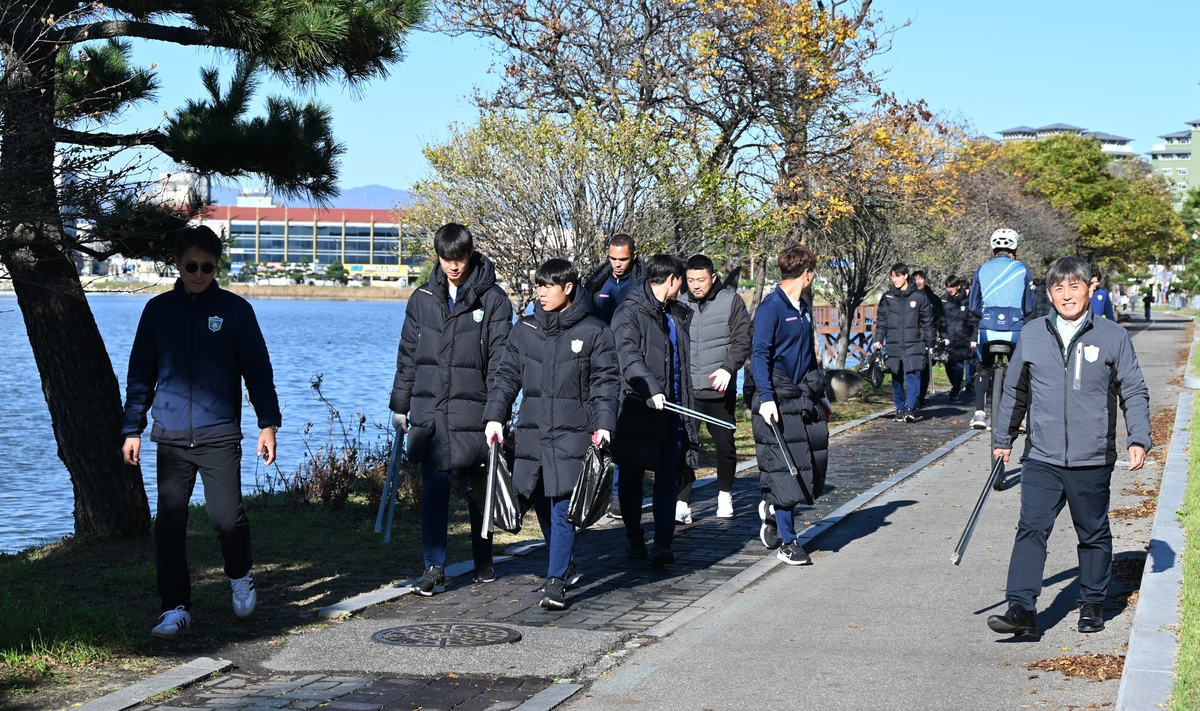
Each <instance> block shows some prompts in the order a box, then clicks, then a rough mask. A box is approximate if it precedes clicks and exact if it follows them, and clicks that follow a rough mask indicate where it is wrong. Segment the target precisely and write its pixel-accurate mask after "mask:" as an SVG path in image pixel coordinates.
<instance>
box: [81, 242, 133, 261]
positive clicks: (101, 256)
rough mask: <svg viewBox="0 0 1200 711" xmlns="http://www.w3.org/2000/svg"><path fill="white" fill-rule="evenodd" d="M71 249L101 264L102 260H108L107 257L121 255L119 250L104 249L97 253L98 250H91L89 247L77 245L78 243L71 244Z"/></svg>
mask: <svg viewBox="0 0 1200 711" xmlns="http://www.w3.org/2000/svg"><path fill="white" fill-rule="evenodd" d="M71 249H73V250H75V251H76V252H83V253H84V254H86V255H88V256H89V257H91V258H92V259H95V260H96V261H97V262H103V261H104V260H106V259H108V258H109V257H111V256H113V255H116V254H120V253H121V250H119V249H106V250H103V251H99V250H95V249H92V248H91V247H88V246H87V245H84V244H79V243H74V244H72V245H71Z"/></svg>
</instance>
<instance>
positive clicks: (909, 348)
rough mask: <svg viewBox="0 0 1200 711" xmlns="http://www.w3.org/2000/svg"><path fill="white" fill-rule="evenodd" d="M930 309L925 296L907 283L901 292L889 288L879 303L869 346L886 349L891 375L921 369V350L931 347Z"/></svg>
mask: <svg viewBox="0 0 1200 711" xmlns="http://www.w3.org/2000/svg"><path fill="white" fill-rule="evenodd" d="M934 335H935V334H934V328H933V309H932V307H931V306H930V305H929V300H928V299H926V298H925V294H924V293H922V292H921V291H920V290H918V289H917V287H916V285H915V284H913V283H911V282H909V285H908V288H906V289H904V290H903V291H901V290H900V289H897V288H896V287H895V286H893V287H890V288H889V289H888V290H887V292H886V293H884V295H883V298H882V299H880V300H879V310H878V311H877V312H876V316H875V333H874V334H872V335H871V341H872V342H873V343H883V344H885V345H886V346H887V367H888V370H890V371H891V372H893V373H899V372H900V370H901V369H902V368H903V370H904V371H905V372H909V373H912V372H916V371H919V370H922V369H924V368H925V351H926V349H928V348H933V339H934Z"/></svg>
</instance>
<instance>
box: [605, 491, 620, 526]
mask: <svg viewBox="0 0 1200 711" xmlns="http://www.w3.org/2000/svg"><path fill="white" fill-rule="evenodd" d="M608 517H609V518H611V519H615V520H617V521H620V520H621V502H620V501H618V500H617V497H615V496H614V497H613V500H612V503H611V504H609V505H608Z"/></svg>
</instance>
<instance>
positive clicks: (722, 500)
mask: <svg viewBox="0 0 1200 711" xmlns="http://www.w3.org/2000/svg"><path fill="white" fill-rule="evenodd" d="M717 518H733V493H732V492H729V491H722V492H719V493H718V494H717Z"/></svg>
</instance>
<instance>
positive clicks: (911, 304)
mask: <svg viewBox="0 0 1200 711" xmlns="http://www.w3.org/2000/svg"><path fill="white" fill-rule="evenodd" d="M908 307H909V308H911V309H915V308H917V300H916V299H913V300H912V301H910V302H908Z"/></svg>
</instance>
